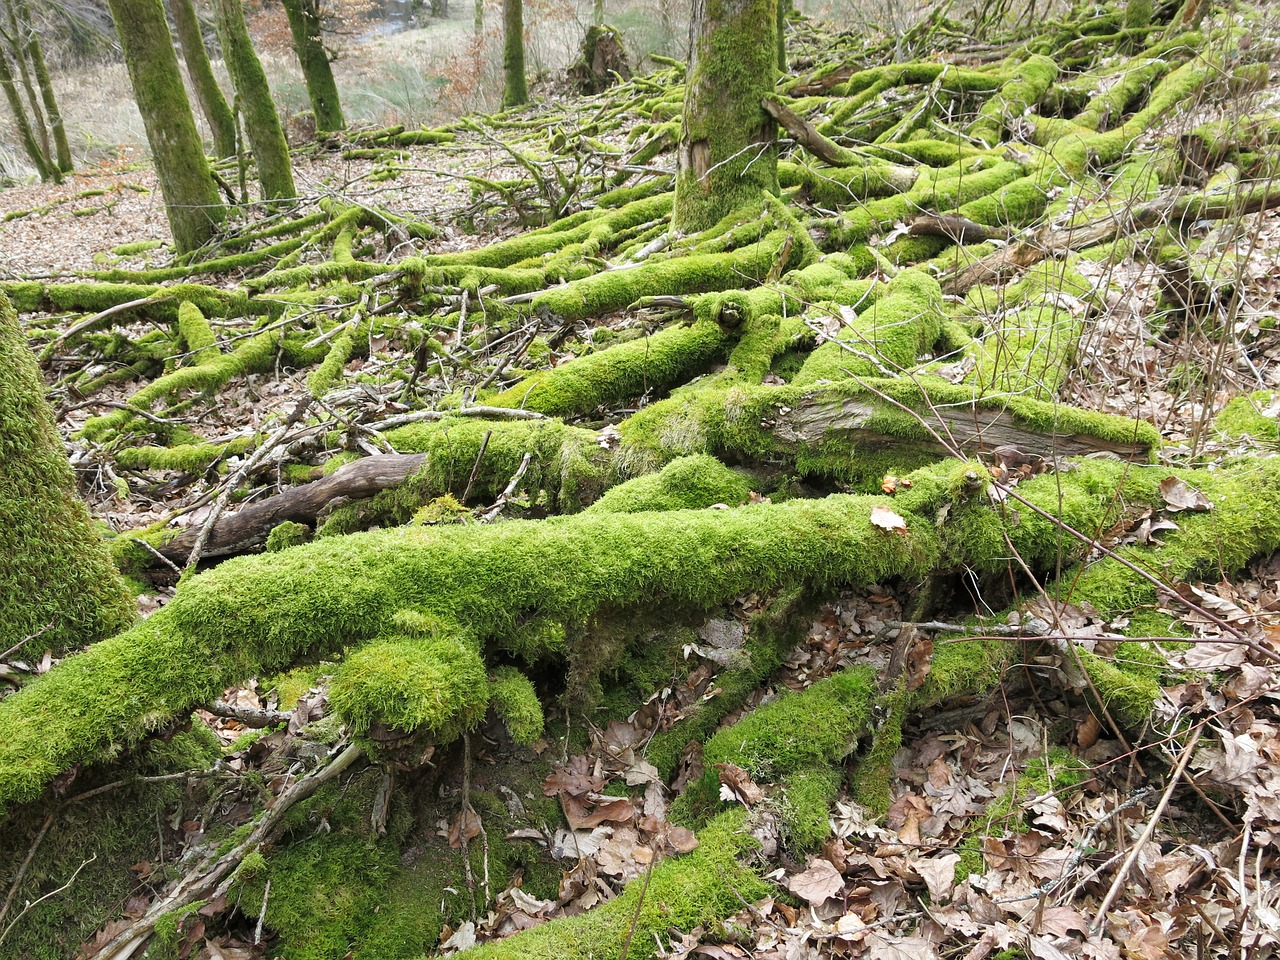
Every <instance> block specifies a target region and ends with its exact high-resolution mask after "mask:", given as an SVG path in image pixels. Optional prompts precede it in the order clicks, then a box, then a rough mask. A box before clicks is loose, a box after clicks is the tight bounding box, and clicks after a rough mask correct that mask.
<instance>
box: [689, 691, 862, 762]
mask: <svg viewBox="0 0 1280 960" xmlns="http://www.w3.org/2000/svg"><path fill="white" fill-rule="evenodd" d="M874 702H875V677H874V674H873V673H872V672H871V671H870V670H863V669H859V670H845V671H842V672H840V673H837V674H834V675H833V676H831V677H829V678H828V679H826V680H820V681H818V682H817V683H815V684H814V685H813V686H811V687H809V688H808V689H806V690H805V691H804V692H803V693H798V694H793V693H784V694H783V695H782V696H780V697H778V699H777V700H775V701H773V702H772V703H770V704H766V705H764V706H762V707H757V708H756V709H755V710H753V711H752V712H751V713H749V714H747V716H746V717H744V718H743V719H742V720H739V721H738V722H737V723H735V724H734V725H733V726H731V727H727V728H726V729H724V730H721V731H720V732H718V733H717V734H716V735H715V736H713V737H712V738H711V739H710V740H709V741H708V742H707V745H706V749H705V750H704V752H703V760H704V762H705V763H706V764H707V766H708V767H710V766H711V765H712V764H716V763H735V764H737V765H738V766H740V767H743V768H744V769H745V770H746V771H747V772H748V773H750V774H751V775H752V777H754V778H759V779H761V780H774V779H777V778H778V777H781V776H783V775H785V774H788V773H793V772H795V771H797V770H800V769H802V768H805V767H812V766H814V765H816V764H831V763H835V762H836V761H838V760H841V759H843V758H844V757H845V756H846V755H847V754H848V753H849V751H850V750H851V749H852V748H853V746H854V744H855V743H856V742H857V741H858V739H859V738H860V737H862V736H864V735H865V734H866V733H867V732H868V731H869V729H870V722H871V709H872V706H873V705H874Z"/></svg>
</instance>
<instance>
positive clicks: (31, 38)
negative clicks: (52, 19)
mask: <svg viewBox="0 0 1280 960" xmlns="http://www.w3.org/2000/svg"><path fill="white" fill-rule="evenodd" d="M17 6H18V20H19V22H20V23H21V24H22V29H23V31H24V33H25V39H26V53H27V57H28V58H29V59H30V60H31V69H32V70H33V71H35V75H36V84H37V86H39V88H40V99H41V100H42V101H43V103H44V110H45V115H46V116H47V118H48V121H49V131H50V133H51V134H52V135H53V147H54V150H55V151H56V153H57V167H58V170H59V171H61V172H62V173H70V172H71V171H72V170H73V169H74V167H75V165H74V163H73V161H72V159H71V144H70V143H69V142H68V141H67V128H66V125H65V124H64V123H63V122H62V111H61V110H59V109H58V99H57V97H56V95H55V94H54V92H53V80H52V79H51V78H50V76H49V66H48V64H46V63H45V59H44V49H43V48H42V47H41V46H40V37H39V35H37V33H36V30H35V25H34V24H33V23H32V20H31V6H30V4H28V3H27V0H18V4H17ZM50 163H51V165H52V158H50Z"/></svg>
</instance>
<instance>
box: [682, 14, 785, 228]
mask: <svg viewBox="0 0 1280 960" xmlns="http://www.w3.org/2000/svg"><path fill="white" fill-rule="evenodd" d="M777 30H778V0H695V2H694V5H693V22H692V23H691V24H690V27H689V68H688V74H687V80H686V84H685V97H684V119H683V121H682V123H681V128H680V148H679V153H678V154H677V163H678V172H677V174H676V206H675V213H674V215H673V217H672V223H673V225H674V226H675V227H676V229H678V230H684V231H696V230H704V229H706V228H708V227H710V226H712V225H714V224H715V223H716V222H717V221H719V220H720V219H721V218H722V217H724V216H725V215H727V214H729V213H732V212H733V211H734V210H736V209H738V208H739V207H741V206H742V205H743V204H744V203H746V202H747V201H749V200H752V199H755V198H757V197H759V195H760V192H761V191H762V190H766V191H769V192H771V193H777V192H778V163H777V154H776V148H775V146H774V139H775V134H776V130H777V125H776V123H775V122H774V120H773V119H772V118H771V117H770V116H769V115H768V114H767V113H765V111H764V108H763V107H761V106H760V102H761V100H762V99H763V98H764V97H766V96H768V95H769V94H771V93H772V92H773V87H774V84H775V82H776V80H777V77H778V45H777Z"/></svg>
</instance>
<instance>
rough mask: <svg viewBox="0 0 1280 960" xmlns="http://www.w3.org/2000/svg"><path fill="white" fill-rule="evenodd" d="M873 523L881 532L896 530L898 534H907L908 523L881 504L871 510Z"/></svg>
mask: <svg viewBox="0 0 1280 960" xmlns="http://www.w3.org/2000/svg"><path fill="white" fill-rule="evenodd" d="M871 523H872V524H873V525H874V526H877V527H879V528H880V529H881V530H896V531H897V532H898V533H906V532H907V521H905V520H903V519H902V517H900V516H898V514H896V513H894V512H893V511H892V510H890V509H889V508H888V507H882V506H880V505H879V504H876V505H875V506H874V507H872V508H871Z"/></svg>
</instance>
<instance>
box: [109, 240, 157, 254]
mask: <svg viewBox="0 0 1280 960" xmlns="http://www.w3.org/2000/svg"><path fill="white" fill-rule="evenodd" d="M163 246H164V241H162V240H138V241H136V242H135V243H122V244H121V245H120V246H118V247H116V248H114V249H113V250H112V251H111V252H112V253H113V254H114V255H115V256H117V257H136V256H138V255H139V254H142V253H149V252H151V251H152V250H157V249H159V248H160V247H163Z"/></svg>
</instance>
